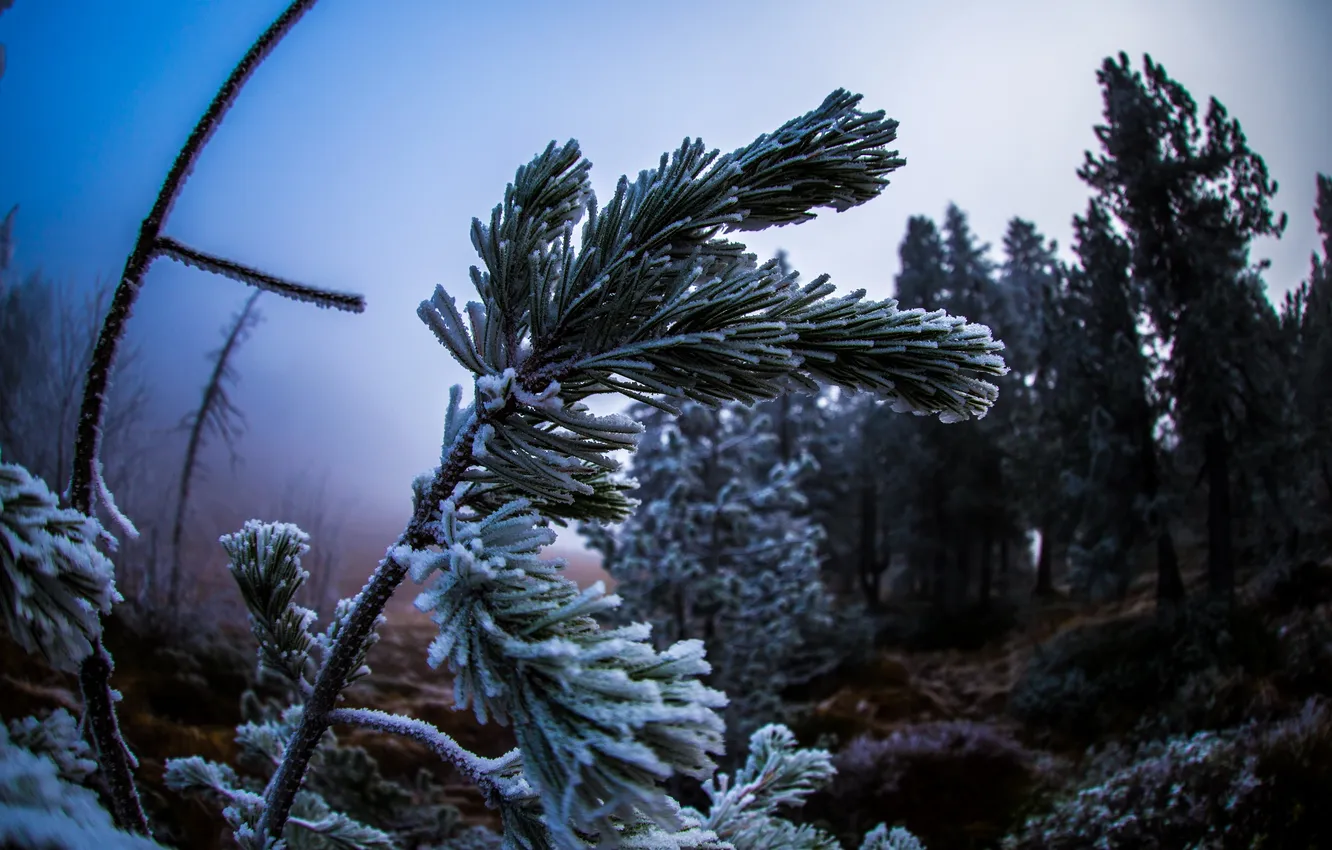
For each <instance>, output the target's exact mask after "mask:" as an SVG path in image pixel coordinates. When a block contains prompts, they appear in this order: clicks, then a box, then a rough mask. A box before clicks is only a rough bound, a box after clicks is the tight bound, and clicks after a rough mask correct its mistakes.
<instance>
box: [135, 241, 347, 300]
mask: <svg viewBox="0 0 1332 850" xmlns="http://www.w3.org/2000/svg"><path fill="white" fill-rule="evenodd" d="M157 250H158V253H160V254H161V255H162V256H164V257H170V258H171V259H173V260H176V261H177V262H181V263H184V264H185V265H187V266H194V267H195V268H199V269H203V270H204V271H209V272H212V273H213V274H219V275H222V276H223V277H229V278H231V279H232V280H239V281H240V282H241V283H244V284H247V285H249V286H253V287H256V288H258V289H266V290H268V291H269V292H274V293H276V294H278V295H281V296H282V297H283V298H290V299H292V300H293V301H308V302H310V303H311V304H316V305H318V306H320V307H330V308H332V309H334V310H345V311H346V312H348V313H364V312H365V296H363V295H358V294H356V293H354V292H337V291H334V290H332V289H320V288H319V287H317V286H309V285H307V284H304V283H297V282H295V281H292V280H285V279H283V278H280V277H278V276H277V275H271V274H268V273H267V272H262V271H259V270H258V269H253V268H250V267H249V266H245V265H241V264H240V263H237V262H234V261H232V260H228V259H226V258H224V257H217V256H214V255H212V254H205V253H204V252H203V251H199V250H197V249H195V248H191V247H190V246H188V245H185V244H182V243H180V242H177V241H176V240H175V239H172V238H171V237H170V236H163V237H160V238H159V239H158V240H157Z"/></svg>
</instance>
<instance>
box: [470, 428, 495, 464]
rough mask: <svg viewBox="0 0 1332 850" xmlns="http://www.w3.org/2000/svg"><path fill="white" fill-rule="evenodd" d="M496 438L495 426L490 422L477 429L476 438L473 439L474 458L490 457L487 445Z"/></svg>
mask: <svg viewBox="0 0 1332 850" xmlns="http://www.w3.org/2000/svg"><path fill="white" fill-rule="evenodd" d="M494 436H495V426H494V425H491V424H490V423H489V422H487V423H486V424H484V425H482V426H481V427H480V428H477V429H476V436H475V437H473V438H472V457H474V458H476V459H478V460H479V459H481V458H483V457H488V456H489V455H490V450H489V449H488V448H487V447H486V444H487V443H488V442H490V439H491V438H492V437H494Z"/></svg>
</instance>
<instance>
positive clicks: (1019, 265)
mask: <svg viewBox="0 0 1332 850" xmlns="http://www.w3.org/2000/svg"><path fill="white" fill-rule="evenodd" d="M1056 250H1057V246H1056V245H1055V243H1054V242H1053V241H1047V240H1046V238H1045V237H1044V236H1043V235H1042V234H1041V233H1040V231H1039V230H1037V228H1036V225H1035V224H1034V223H1032V222H1029V221H1025V220H1023V219H1021V218H1014V219H1012V220H1010V221H1009V223H1008V229H1007V231H1006V232H1005V233H1004V261H1003V264H1002V265H1001V267H1000V269H999V277H998V280H997V281H996V283H997V291H998V296H999V297H998V303H997V305H996V307H995V308H992V311H991V312H990V313H987V315H993V316H994V321H995V326H996V329H997V332H999V333H1001V334H1003V335H1004V339H1005V344H1006V345H1007V352H1008V355H1007V358H1006V360H1007V362H1008V363H1009V373H1008V374H1007V375H1005V376H1004V377H1003V378H1001V379H1000V381H1001V382H1002V383H1001V392H1002V393H1003V396H1004V404H1003V405H1001V406H1000V407H999V408H998V409H997V410H996V411H995V417H996V421H995V422H994V423H993V424H992V425H991V426H990V427H991V428H992V429H993V430H995V431H996V432H997V434H996V441H997V442H998V444H999V448H1000V454H999V458H1000V462H1001V464H1002V467H1001V468H1002V473H1003V481H1004V494H1005V497H1004V499H1003V502H1002V504H1003V506H1004V508H1005V510H1004V511H1003V512H1002V513H1001V514H1000V517H999V532H1000V533H999V569H1000V573H1001V575H1003V576H1004V581H1005V588H1007V585H1008V575H1009V573H1010V571H1011V568H1012V564H1011V562H1012V560H1013V551H1014V550H1016V549H1025V548H1026V544H1027V531H1028V529H1029V528H1035V529H1037V530H1039V532H1040V540H1041V549H1040V554H1039V555H1038V558H1037V562H1038V569H1037V586H1036V591H1037V592H1038V593H1046V592H1048V591H1049V590H1050V589H1051V587H1050V575H1051V574H1050V558H1051V555H1052V550H1051V548H1050V546H1049V545H1048V544H1050V543H1051V542H1052V538H1053V536H1054V535H1055V534H1056V528H1057V526H1058V525H1059V524H1060V522H1059V519H1060V518H1059V513H1060V511H1061V509H1062V507H1063V505H1064V501H1063V500H1061V499H1053V498H1050V495H1051V494H1052V493H1054V492H1057V490H1058V487H1059V478H1060V476H1059V469H1060V465H1061V461H1062V458H1061V456H1060V439H1059V437H1060V434H1059V433H1058V428H1057V427H1055V417H1054V413H1053V411H1052V410H1050V408H1051V407H1052V406H1053V405H1054V403H1055V402H1054V399H1053V398H1052V393H1053V390H1054V385H1053V380H1054V376H1055V369H1054V363H1053V358H1054V357H1055V356H1056V352H1055V350H1054V345H1053V340H1052V339H1051V336H1052V335H1053V333H1054V331H1053V325H1054V322H1055V321H1056V320H1057V319H1058V318H1059V317H1058V315H1057V313H1056V311H1057V310H1058V306H1059V305H1058V304H1057V303H1056V298H1057V297H1058V295H1059V289H1060V286H1061V280H1060V268H1059V263H1058V261H1057V260H1056V258H1055V252H1056ZM1047 313H1048V314H1049V315H1047ZM988 418H989V417H987V421H988Z"/></svg>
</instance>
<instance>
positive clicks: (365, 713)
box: [328, 708, 517, 805]
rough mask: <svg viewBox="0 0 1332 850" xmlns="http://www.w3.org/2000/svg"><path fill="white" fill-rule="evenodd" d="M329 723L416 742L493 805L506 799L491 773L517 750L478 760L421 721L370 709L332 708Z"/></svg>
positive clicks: (503, 785)
mask: <svg viewBox="0 0 1332 850" xmlns="http://www.w3.org/2000/svg"><path fill="white" fill-rule="evenodd" d="M328 722H329V723H330V724H334V723H345V724H348V725H351V726H364V727H366V728H367V729H375V730H378V731H380V732H388V733H390V734H394V735H402V736H404V737H407V738H411V739H412V740H414V741H419V742H420V743H422V744H425V745H426V746H427V747H429V748H430V749H431V751H432V752H434V753H435V754H436V755H437V756H439V757H440V758H441V759H442V760H444V761H446V762H448V763H449V764H451V765H453V766H454V767H456V768H457V769H458V770H459V771H460V772H461V773H462V774H463V775H465V776H467V777H468V778H469V779H471V780H472V781H473V782H475V783H476V784H477V785H479V786H480V787H481V789H482V791H483V792H485V794H486V796H487V798H488V800H489V801H490V802H491V803H492V804H494V805H498V804H499V803H500V802H501V801H503V800H504V799H505V798H506V797H507V796H509V795H508V793H506V791H507V790H508V789H507V788H506V786H505V783H504V782H503V781H501V780H500V779H498V778H497V777H496V776H495V775H494V771H495V770H496V769H497V768H500V767H502V766H503V765H504V764H505V763H507V762H509V761H511V760H512V758H513V757H514V756H515V755H517V751H516V750H515V751H511V752H510V753H508V754H507V755H504V756H501V757H499V758H497V759H487V758H481V757H479V756H477V755H476V754H475V753H473V752H471V751H469V750H468V749H467V748H465V747H463V746H462V745H461V744H459V743H458V742H457V741H455V740H453V738H452V737H450V736H449V735H446V734H445V733H443V732H441V731H439V730H438V729H437V728H435V727H434V726H433V725H431V724H429V723H427V722H425V721H424V720H417V719H416V718H414V717H404V716H402V715H398V714H388V713H386V712H383V711H376V710H374V709H369V708H335V709H333V710H332V711H330V712H329V713H328Z"/></svg>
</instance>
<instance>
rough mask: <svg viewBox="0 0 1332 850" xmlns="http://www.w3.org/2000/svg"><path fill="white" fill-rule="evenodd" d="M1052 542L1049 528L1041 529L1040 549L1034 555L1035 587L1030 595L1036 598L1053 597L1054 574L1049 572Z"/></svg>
mask: <svg viewBox="0 0 1332 850" xmlns="http://www.w3.org/2000/svg"><path fill="white" fill-rule="evenodd" d="M1053 548H1054V541H1052V540H1051V539H1050V530H1049V527H1046V528H1042V529H1041V548H1040V549H1039V550H1038V551H1037V553H1036V587H1034V588H1033V589H1032V595H1033V596H1038V597H1049V596H1054V572H1053V570H1051V568H1050V565H1051V560H1052V559H1051V554H1050V550H1051V549H1053Z"/></svg>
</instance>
